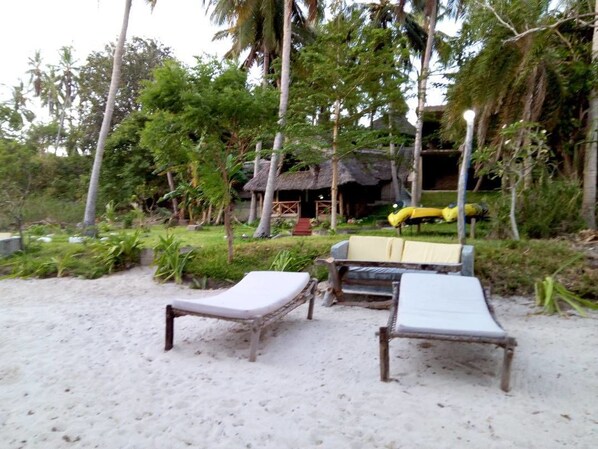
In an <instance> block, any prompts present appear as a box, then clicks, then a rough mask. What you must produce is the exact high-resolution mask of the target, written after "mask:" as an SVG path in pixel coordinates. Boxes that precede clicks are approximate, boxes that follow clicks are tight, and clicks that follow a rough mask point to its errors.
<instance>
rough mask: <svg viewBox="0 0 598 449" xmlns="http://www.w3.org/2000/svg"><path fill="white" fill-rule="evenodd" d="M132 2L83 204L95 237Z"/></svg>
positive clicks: (116, 53)
mask: <svg viewBox="0 0 598 449" xmlns="http://www.w3.org/2000/svg"><path fill="white" fill-rule="evenodd" d="M146 1H147V2H148V3H149V4H150V5H151V6H152V8H153V7H154V6H155V4H156V2H157V0H146ZM131 3H132V0H125V10H124V14H123V22H122V27H121V30H120V36H119V38H118V43H117V46H116V49H115V50H114V62H113V66H112V76H111V78H110V90H109V91H108V101H107V102H106V110H105V112H104V119H103V121H102V128H101V129H100V134H99V137H98V143H97V146H96V152H95V155H94V160H93V167H92V170H91V177H90V180H89V189H88V191H87V202H86V204H85V215H84V218H83V225H84V226H85V227H86V228H88V229H89V230H88V231H87V233H88V234H92V235H95V233H96V231H95V219H96V202H97V198H98V188H99V180H100V170H101V167H102V157H103V156H104V145H105V143H106V138H107V137H108V132H109V131H110V122H111V121H112V113H113V112H114V104H115V102H116V92H117V90H118V83H119V81H120V70H121V66H122V56H123V52H124V49H125V40H126V37H127V28H128V26H129V15H130V13H131Z"/></svg>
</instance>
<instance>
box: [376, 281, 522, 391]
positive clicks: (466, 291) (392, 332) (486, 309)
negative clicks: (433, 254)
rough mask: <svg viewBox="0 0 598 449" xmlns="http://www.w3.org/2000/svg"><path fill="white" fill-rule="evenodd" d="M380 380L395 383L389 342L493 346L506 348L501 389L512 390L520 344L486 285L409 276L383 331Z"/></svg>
mask: <svg viewBox="0 0 598 449" xmlns="http://www.w3.org/2000/svg"><path fill="white" fill-rule="evenodd" d="M378 335H379V338H380V378H381V380H382V381H388V380H389V353H388V352H389V348H388V347H389V342H390V340H391V339H393V338H421V339H427V340H447V341H457V342H468V343H488V344H493V345H496V346H499V347H502V348H503V349H504V359H503V369H502V379H501V388H502V389H503V390H504V391H508V390H509V379H510V373H511V361H512V359H513V353H514V350H515V346H517V342H516V341H515V339H514V338H512V337H509V336H508V335H507V333H506V332H505V330H504V329H503V328H502V327H501V326H500V324H499V323H498V322H497V320H496V318H495V317H494V311H493V309H492V307H491V305H490V304H489V303H488V301H487V299H486V296H485V294H484V290H483V289H482V286H481V285H480V281H479V280H478V279H477V278H475V277H470V276H447V275H442V274H421V273H406V274H404V275H403V276H402V278H401V281H400V284H399V283H395V286H394V295H393V304H392V306H391V310H390V318H389V321H388V326H387V327H381V328H380V332H379V334H378Z"/></svg>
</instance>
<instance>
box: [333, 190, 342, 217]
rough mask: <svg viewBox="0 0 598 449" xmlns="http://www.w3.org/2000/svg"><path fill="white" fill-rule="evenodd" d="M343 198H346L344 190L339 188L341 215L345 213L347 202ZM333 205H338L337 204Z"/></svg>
mask: <svg viewBox="0 0 598 449" xmlns="http://www.w3.org/2000/svg"><path fill="white" fill-rule="evenodd" d="M343 200H344V198H343V192H342V191H340V189H339V192H338V205H339V210H340V212H339V213H340V214H341V216H344V215H345V202H344V201H343ZM333 207H336V204H335V205H334V206H333Z"/></svg>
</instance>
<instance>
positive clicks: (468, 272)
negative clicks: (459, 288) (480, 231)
mask: <svg viewBox="0 0 598 449" xmlns="http://www.w3.org/2000/svg"><path fill="white" fill-rule="evenodd" d="M474 258H475V248H474V247H473V245H463V248H462V249H461V264H462V265H463V268H462V269H461V275H462V276H473V269H474Z"/></svg>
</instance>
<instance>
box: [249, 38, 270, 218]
mask: <svg viewBox="0 0 598 449" xmlns="http://www.w3.org/2000/svg"><path fill="white" fill-rule="evenodd" d="M262 52H263V53H264V66H263V71H262V87H264V88H265V87H267V86H268V72H269V71H270V51H269V50H268V49H267V48H266V44H264V47H263V49H262ZM262 145H263V142H262V141H261V140H260V141H259V142H258V143H256V145H255V159H254V160H253V177H254V178H255V177H256V176H257V173H258V171H259V170H260V158H261V153H262ZM256 219H257V193H256V192H255V191H252V192H251V204H250V206H249V218H248V219H247V223H249V224H253V222H254V221H255V220H256Z"/></svg>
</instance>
